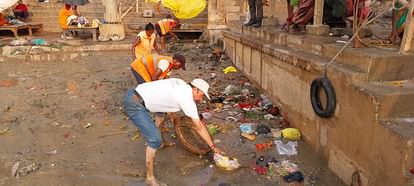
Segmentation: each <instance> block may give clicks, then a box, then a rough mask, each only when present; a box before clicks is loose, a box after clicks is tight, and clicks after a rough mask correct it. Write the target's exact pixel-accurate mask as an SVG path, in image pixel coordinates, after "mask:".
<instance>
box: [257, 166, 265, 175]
mask: <svg viewBox="0 0 414 186" xmlns="http://www.w3.org/2000/svg"><path fill="white" fill-rule="evenodd" d="M254 170H255V171H256V173H257V174H259V175H266V174H267V168H266V167H261V166H258V165H256V166H255V167H254Z"/></svg>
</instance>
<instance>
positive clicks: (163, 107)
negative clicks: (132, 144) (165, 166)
mask: <svg viewBox="0 0 414 186" xmlns="http://www.w3.org/2000/svg"><path fill="white" fill-rule="evenodd" d="M209 87H210V86H209V84H208V83H207V82H206V81H204V80H202V79H194V80H193V81H192V82H191V83H190V84H187V83H186V82H184V81H183V80H181V79H176V78H171V79H166V80H159V81H154V82H149V83H143V84H140V85H138V86H137V87H136V88H135V89H130V90H129V91H128V93H127V95H126V97H125V102H124V107H125V113H126V114H127V115H128V117H129V118H130V120H131V121H132V122H133V124H134V125H135V126H137V127H138V128H139V129H140V131H141V133H142V134H143V135H144V137H145V140H146V142H147V147H146V152H145V157H146V172H147V173H146V174H147V175H146V182H147V184H148V185H151V186H153V185H159V184H163V183H161V182H159V181H158V180H157V179H156V178H155V175H154V159H155V153H156V151H157V149H159V148H160V147H161V143H162V138H161V132H160V130H159V128H158V126H157V125H156V123H154V121H153V120H152V118H151V116H150V113H166V112H178V111H180V110H181V111H183V112H184V114H185V115H186V116H188V117H190V118H191V119H192V121H193V123H194V126H195V128H196V131H197V133H198V134H199V135H200V137H201V138H202V139H203V140H204V141H205V142H206V143H207V144H208V145H209V146H210V148H211V149H212V150H213V151H214V152H215V153H221V151H220V150H219V149H218V148H217V147H216V146H215V144H214V142H213V139H212V138H211V136H210V135H209V133H208V131H207V129H206V127H205V126H204V125H203V123H202V122H201V120H200V118H199V115H198V110H197V106H196V102H199V101H202V100H203V97H204V96H206V97H207V98H208V99H210V97H209V96H208V89H209Z"/></svg>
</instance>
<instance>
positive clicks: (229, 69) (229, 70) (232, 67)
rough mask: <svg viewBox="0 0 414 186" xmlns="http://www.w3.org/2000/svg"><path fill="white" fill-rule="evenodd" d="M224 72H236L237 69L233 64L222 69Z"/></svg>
mask: <svg viewBox="0 0 414 186" xmlns="http://www.w3.org/2000/svg"><path fill="white" fill-rule="evenodd" d="M223 72H224V74H228V73H230V72H237V69H236V68H235V67H234V66H228V67H226V68H224V69H223Z"/></svg>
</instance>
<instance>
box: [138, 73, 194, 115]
mask: <svg viewBox="0 0 414 186" xmlns="http://www.w3.org/2000/svg"><path fill="white" fill-rule="evenodd" d="M135 90H136V91H137V92H138V94H139V95H141V97H142V99H144V102H145V107H146V108H147V109H148V110H149V111H150V112H178V111H180V110H182V111H183V112H184V114H185V115H186V116H188V117H190V118H193V119H199V117H198V111H197V105H196V103H195V102H194V99H193V92H192V89H191V86H190V85H189V84H187V83H186V82H184V81H183V80H181V79H177V78H170V79H165V80H158V81H152V82H148V83H143V84H140V85H138V86H137V87H136V88H135Z"/></svg>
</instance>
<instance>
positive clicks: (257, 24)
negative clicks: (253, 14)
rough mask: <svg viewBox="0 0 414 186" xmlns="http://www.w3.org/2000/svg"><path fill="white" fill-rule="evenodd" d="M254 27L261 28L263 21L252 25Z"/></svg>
mask: <svg viewBox="0 0 414 186" xmlns="http://www.w3.org/2000/svg"><path fill="white" fill-rule="evenodd" d="M252 26H253V27H261V26H262V22H261V21H257V22H256V23H254V24H253V25H252Z"/></svg>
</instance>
